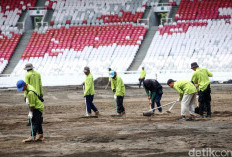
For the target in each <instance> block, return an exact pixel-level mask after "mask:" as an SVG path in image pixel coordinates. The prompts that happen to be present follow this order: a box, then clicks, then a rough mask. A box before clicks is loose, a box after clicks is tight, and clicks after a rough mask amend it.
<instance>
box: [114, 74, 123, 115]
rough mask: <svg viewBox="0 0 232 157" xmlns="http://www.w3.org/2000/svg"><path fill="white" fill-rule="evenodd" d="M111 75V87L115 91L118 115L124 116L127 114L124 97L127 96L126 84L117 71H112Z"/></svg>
mask: <svg viewBox="0 0 232 157" xmlns="http://www.w3.org/2000/svg"><path fill="white" fill-rule="evenodd" d="M110 77H111V78H112V80H111V88H112V90H113V92H114V97H115V98H116V101H117V113H118V115H121V116H123V115H125V108H124V106H123V99H124V96H125V85H124V83H123V81H122V79H121V77H119V76H118V75H117V73H116V72H115V71H111V72H110Z"/></svg>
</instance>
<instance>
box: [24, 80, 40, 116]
mask: <svg viewBox="0 0 232 157" xmlns="http://www.w3.org/2000/svg"><path fill="white" fill-rule="evenodd" d="M33 91H34V92H36V91H35V88H34V87H33V86H31V85H29V84H28V85H27V89H26V90H25V92H26V95H27V96H26V97H27V98H28V101H29V106H30V107H34V108H35V109H38V110H39V111H40V112H43V110H44V104H43V103H42V102H41V101H40V100H39V98H38V96H37V95H36V94H35V93H34V92H33Z"/></svg>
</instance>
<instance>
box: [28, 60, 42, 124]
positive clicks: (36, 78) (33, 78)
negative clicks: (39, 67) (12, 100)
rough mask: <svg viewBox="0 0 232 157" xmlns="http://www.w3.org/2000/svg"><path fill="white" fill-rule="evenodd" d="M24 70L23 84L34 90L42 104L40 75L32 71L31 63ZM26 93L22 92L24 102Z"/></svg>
mask: <svg viewBox="0 0 232 157" xmlns="http://www.w3.org/2000/svg"><path fill="white" fill-rule="evenodd" d="M24 70H27V73H26V75H25V82H26V83H27V84H29V85H31V86H32V87H34V89H35V90H36V93H37V94H38V95H39V97H40V99H41V100H42V102H43V88H42V81H41V75H40V73H39V72H37V71H35V70H34V67H33V65H32V64H31V63H27V64H26V65H25V67H24ZM26 97H27V92H26V91H25V92H24V101H25V102H26ZM27 126H30V122H28V124H27Z"/></svg>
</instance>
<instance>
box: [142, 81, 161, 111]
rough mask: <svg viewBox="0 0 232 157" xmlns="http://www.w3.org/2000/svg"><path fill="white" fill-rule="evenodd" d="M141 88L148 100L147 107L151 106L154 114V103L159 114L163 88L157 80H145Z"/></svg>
mask: <svg viewBox="0 0 232 157" xmlns="http://www.w3.org/2000/svg"><path fill="white" fill-rule="evenodd" d="M143 87H144V89H145V91H146V94H147V96H148V100H149V105H150V106H151V109H152V110H153V112H155V110H154V108H155V103H156V105H157V107H158V110H159V112H160V113H161V112H162V107H161V104H160V100H161V98H162V95H163V87H162V86H161V84H160V83H159V82H158V81H157V80H154V81H153V80H151V79H146V80H145V81H144V82H143Z"/></svg>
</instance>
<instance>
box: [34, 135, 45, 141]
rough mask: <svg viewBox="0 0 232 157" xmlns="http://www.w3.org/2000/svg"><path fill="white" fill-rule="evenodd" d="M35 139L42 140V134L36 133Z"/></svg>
mask: <svg viewBox="0 0 232 157" xmlns="http://www.w3.org/2000/svg"><path fill="white" fill-rule="evenodd" d="M35 140H36V141H43V140H44V137H43V134H38V135H36V137H35Z"/></svg>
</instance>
